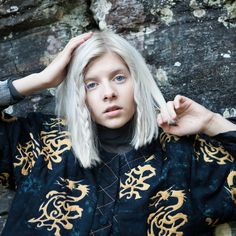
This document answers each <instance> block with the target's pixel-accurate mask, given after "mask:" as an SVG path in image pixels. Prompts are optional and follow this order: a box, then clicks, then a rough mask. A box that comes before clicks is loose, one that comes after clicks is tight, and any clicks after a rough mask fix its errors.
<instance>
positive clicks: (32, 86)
mask: <svg viewBox="0 0 236 236" xmlns="http://www.w3.org/2000/svg"><path fill="white" fill-rule="evenodd" d="M12 84H13V86H14V87H15V89H16V90H17V91H18V93H20V94H22V95H23V96H27V95H30V94H32V93H34V92H37V91H40V90H43V89H46V88H47V87H49V85H47V83H46V82H45V81H44V79H43V78H41V74H40V73H35V74H31V75H29V76H26V77H23V78H21V79H17V80H14V81H13V82H12Z"/></svg>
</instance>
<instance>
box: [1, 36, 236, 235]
mask: <svg viewBox="0 0 236 236" xmlns="http://www.w3.org/2000/svg"><path fill="white" fill-rule="evenodd" d="M59 84H60V86H59V87H58V89H57V94H56V104H57V107H56V108H57V109H56V110H57V114H58V117H59V118H58V117H57V116H49V115H43V114H39V113H32V114H29V115H28V116H27V118H13V117H10V116H8V115H6V114H4V113H3V112H2V115H1V122H0V183H1V184H2V185H4V186H6V187H14V188H15V189H16V196H15V200H14V201H13V204H12V207H11V211H10V213H9V217H8V221H7V223H6V226H5V229H4V231H3V234H2V235H3V236H4V235H7V236H10V235H63V236H64V235H102V236H105V235H140V236H143V235H191V236H192V235H211V233H212V230H213V229H214V227H215V225H216V224H219V223H222V222H226V221H229V220H235V219H236V197H235V187H236V186H235V179H236V164H235V160H234V158H235V156H236V141H235V140H236V139H235V137H236V125H235V124H233V123H231V122H230V121H228V120H226V119H224V118H223V117H222V116H221V115H219V114H216V113H213V112H211V111H209V110H207V109H206V108H204V107H203V106H201V105H199V104H197V103H196V102H194V101H192V100H191V99H189V98H186V97H184V96H180V95H177V96H176V97H175V99H174V100H173V101H170V102H168V103H167V104H166V103H165V101H164V98H163V96H162V94H161V92H160V91H159V89H158V87H157V85H156V83H155V81H154V79H153V77H152V75H151V74H150V72H149V70H148V68H147V66H146V64H145V62H144V60H143V58H142V57H141V55H140V54H139V53H138V52H137V51H136V50H135V49H134V48H133V47H132V46H131V45H130V44H129V43H128V42H127V41H126V40H124V39H123V38H121V37H119V36H118V35H115V34H113V33H108V32H103V33H87V34H83V35H81V36H79V37H75V38H73V39H72V40H71V41H70V42H69V43H68V44H67V45H66V47H65V48H64V50H63V51H62V52H61V53H60V54H59V55H58V57H57V58H56V59H55V60H54V61H53V62H52V63H51V64H50V65H49V66H48V67H47V68H46V69H45V70H43V71H42V72H40V73H38V74H32V75H30V76H27V77H24V78H22V79H18V80H14V81H4V82H1V83H0V91H1V93H0V94H1V102H0V105H1V107H2V109H3V108H4V107H6V106H8V105H10V104H12V103H14V102H17V101H18V100H20V99H22V98H23V97H24V96H27V95H29V94H31V93H32V92H35V91H37V90H40V89H45V88H49V87H55V86H58V85H59ZM159 127H161V128H162V129H161V128H159Z"/></svg>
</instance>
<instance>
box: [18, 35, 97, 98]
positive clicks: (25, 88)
mask: <svg viewBox="0 0 236 236" xmlns="http://www.w3.org/2000/svg"><path fill="white" fill-rule="evenodd" d="M92 34H93V33H92V32H89V33H85V34H82V35H79V36H77V37H74V38H72V39H71V40H70V41H69V42H68V43H67V45H66V46H65V48H64V49H63V50H62V51H61V52H60V53H59V54H58V55H57V57H56V58H55V59H54V60H53V61H52V62H51V63H50V64H49V65H48V66H47V67H46V68H45V69H44V70H43V71H41V72H39V73H36V74H31V75H29V76H26V77H24V78H21V79H17V80H14V81H13V86H14V87H15V88H16V90H17V91H18V92H19V93H20V94H22V95H30V94H31V93H33V92H36V91H39V90H42V89H46V88H51V87H56V86H58V85H59V84H60V83H61V82H62V81H63V80H64V78H65V76H66V68H67V65H68V64H69V62H70V60H71V57H72V55H73V52H74V50H75V49H76V48H78V47H79V46H80V45H81V44H83V43H84V42H85V41H86V40H88V39H89V38H90V37H91V36H92Z"/></svg>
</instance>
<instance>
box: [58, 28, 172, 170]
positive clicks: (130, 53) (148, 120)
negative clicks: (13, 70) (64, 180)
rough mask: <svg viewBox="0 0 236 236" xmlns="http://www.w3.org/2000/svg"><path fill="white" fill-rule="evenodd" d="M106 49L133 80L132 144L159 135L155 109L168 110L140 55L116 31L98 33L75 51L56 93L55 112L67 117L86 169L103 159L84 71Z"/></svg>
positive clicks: (74, 146)
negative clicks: (126, 69) (87, 101)
mask: <svg viewBox="0 0 236 236" xmlns="http://www.w3.org/2000/svg"><path fill="white" fill-rule="evenodd" d="M107 52H112V53H115V54H117V55H118V56H119V57H120V58H121V59H122V60H123V61H124V63H125V64H126V66H127V67H128V69H129V72H130V74H131V78H132V79H133V82H134V100H135V103H136V113H135V117H134V131H133V137H132V141H131V145H132V146H133V147H134V148H135V149H138V148H139V147H141V146H144V145H145V144H147V143H150V142H151V141H152V139H153V138H157V136H158V125H157V120H156V111H157V110H162V112H165V113H166V112H167V113H168V111H167V107H166V102H165V99H164V97H163V95H162V93H161V92H160V90H159V88H158V86H157V84H156V82H155V80H154V79H153V76H152V75H151V73H150V71H149V69H148V67H147V65H146V63H145V61H144V59H143V57H142V56H141V54H140V53H139V52H138V51H137V50H136V49H135V48H134V47H133V46H131V45H130V44H129V43H128V42H127V41H126V40H125V39H123V38H122V37H120V36H118V35H117V34H114V33H112V32H95V33H94V34H93V36H92V37H91V38H90V39H88V40H87V41H86V42H85V43H83V44H82V45H81V46H80V47H78V48H77V49H76V50H75V52H74V55H73V58H72V60H71V62H70V64H69V67H68V73H67V76H66V79H65V80H64V81H63V82H62V83H61V85H60V86H59V87H58V89H57V92H56V112H57V114H58V116H59V117H63V118H65V119H66V121H67V125H68V131H69V133H70V139H71V142H72V149H73V152H74V154H75V156H76V157H77V159H78V160H79V161H80V163H81V165H82V166H83V167H84V168H88V167H92V166H94V165H96V163H97V162H99V161H100V158H99V155H98V146H97V143H98V140H96V139H97V135H96V132H95V129H94V123H93V121H92V118H91V115H90V112H89V110H88V107H87V105H86V89H85V85H84V74H85V69H86V67H87V66H88V65H89V63H90V62H91V61H92V60H94V59H96V58H98V57H100V56H102V55H104V54H105V53H107Z"/></svg>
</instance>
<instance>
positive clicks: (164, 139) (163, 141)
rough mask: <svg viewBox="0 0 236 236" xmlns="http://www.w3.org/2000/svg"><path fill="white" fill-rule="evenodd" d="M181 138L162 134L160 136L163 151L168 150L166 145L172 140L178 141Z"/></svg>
mask: <svg viewBox="0 0 236 236" xmlns="http://www.w3.org/2000/svg"><path fill="white" fill-rule="evenodd" d="M179 139H180V138H179V137H178V136H176V135H173V134H167V133H165V132H162V133H161V134H160V144H161V146H162V149H163V150H166V143H167V142H170V141H171V140H174V141H178V140H179Z"/></svg>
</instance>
